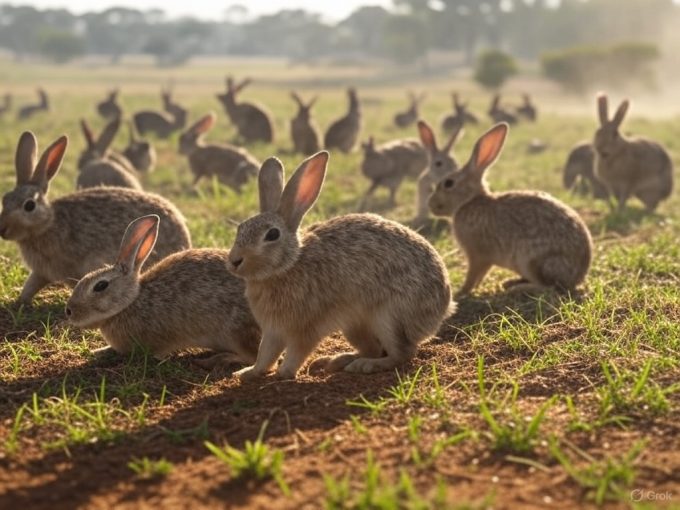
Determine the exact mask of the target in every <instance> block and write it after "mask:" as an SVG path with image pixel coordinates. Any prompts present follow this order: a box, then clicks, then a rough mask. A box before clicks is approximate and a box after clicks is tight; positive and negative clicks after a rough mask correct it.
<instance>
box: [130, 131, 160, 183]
mask: <svg viewBox="0 0 680 510" xmlns="http://www.w3.org/2000/svg"><path fill="white" fill-rule="evenodd" d="M128 131H129V133H130V139H129V141H128V145H127V147H125V149H124V150H123V156H125V157H126V158H127V160H128V161H129V162H130V163H132V166H133V167H134V168H135V170H137V171H138V172H141V173H151V172H153V169H154V168H155V167H156V149H154V146H153V144H152V143H151V142H149V141H148V140H143V139H142V138H140V137H139V136H138V135H137V133H136V131H135V125H134V124H133V123H132V122H128Z"/></svg>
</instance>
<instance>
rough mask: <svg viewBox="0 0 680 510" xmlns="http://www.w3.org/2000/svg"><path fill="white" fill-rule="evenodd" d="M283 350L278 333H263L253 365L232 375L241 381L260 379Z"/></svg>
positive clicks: (283, 346) (283, 343)
mask: <svg viewBox="0 0 680 510" xmlns="http://www.w3.org/2000/svg"><path fill="white" fill-rule="evenodd" d="M285 348H286V344H285V341H284V339H283V337H282V336H281V335H280V334H279V333H276V332H273V331H267V332H263V334H262V342H260V348H259V349H258V351H257V359H256V360H255V364H254V365H253V366H251V367H246V368H242V369H241V370H239V371H237V372H234V375H235V376H236V377H238V378H239V379H241V380H242V381H247V380H251V379H256V378H258V377H262V376H263V375H265V374H266V373H267V372H269V370H271V368H272V367H273V366H274V363H276V361H277V360H278V359H279V356H281V353H282V352H283V350H284V349H285Z"/></svg>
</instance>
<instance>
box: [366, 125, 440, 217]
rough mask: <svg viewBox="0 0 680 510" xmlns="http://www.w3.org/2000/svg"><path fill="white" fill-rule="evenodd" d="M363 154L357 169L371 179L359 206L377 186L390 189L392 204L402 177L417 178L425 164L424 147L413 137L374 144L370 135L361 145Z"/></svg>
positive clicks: (426, 161)
mask: <svg viewBox="0 0 680 510" xmlns="http://www.w3.org/2000/svg"><path fill="white" fill-rule="evenodd" d="M361 147H362V149H363V151H364V158H363V161H362V162H361V172H362V173H363V174H364V175H365V176H366V177H367V178H368V179H370V180H371V186H370V188H369V189H368V191H366V194H365V195H364V197H363V199H362V201H361V205H360V209H361V210H363V209H364V208H365V206H366V202H367V201H368V199H369V198H370V197H371V196H372V195H373V193H374V192H375V190H376V189H377V188H378V187H379V186H384V187H386V188H387V189H389V191H390V206H392V207H393V206H394V205H396V200H395V195H396V194H397V190H398V189H399V186H400V185H401V181H402V180H404V178H407V177H412V178H414V179H415V178H417V177H418V176H419V175H420V174H421V173H423V170H425V168H426V167H427V164H428V159H427V152H426V151H425V148H424V147H423V146H422V145H421V144H420V142H419V141H418V140H415V139H404V140H393V141H391V142H387V143H384V144H382V145H380V146H378V147H376V146H375V141H374V139H373V137H370V138H369V139H368V141H367V142H366V143H364V144H362V145H361Z"/></svg>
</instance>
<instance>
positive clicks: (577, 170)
mask: <svg viewBox="0 0 680 510" xmlns="http://www.w3.org/2000/svg"><path fill="white" fill-rule="evenodd" d="M562 182H563V183H564V187H565V188H566V189H569V190H574V191H577V192H580V193H582V194H585V193H588V192H591V193H592V194H593V197H594V198H596V199H602V200H607V201H609V192H608V191H607V188H606V187H605V185H604V184H602V183H601V182H600V181H599V180H598V179H597V177H595V150H594V149H593V144H592V143H590V142H582V143H580V144H578V145H577V146H576V147H574V148H573V149H572V150H571V152H570V153H569V157H568V158H567V163H566V165H565V166H564V172H563V181H562Z"/></svg>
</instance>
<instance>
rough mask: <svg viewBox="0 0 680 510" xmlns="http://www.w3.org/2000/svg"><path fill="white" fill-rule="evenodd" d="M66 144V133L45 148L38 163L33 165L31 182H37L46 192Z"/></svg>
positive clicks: (61, 158) (59, 164)
mask: <svg viewBox="0 0 680 510" xmlns="http://www.w3.org/2000/svg"><path fill="white" fill-rule="evenodd" d="M67 146H68V138H67V137H66V135H62V136H60V137H59V138H57V140H56V141H55V142H53V143H52V145H50V146H49V147H48V148H47V149H45V152H43V154H42V156H41V157H40V161H38V165H37V166H36V167H35V172H33V177H32V178H31V182H32V183H35V184H38V185H39V186H40V187H41V188H42V189H43V191H44V192H47V188H48V185H49V182H50V181H51V180H52V177H54V176H55V175H56V174H57V172H58V171H59V167H60V166H61V162H62V160H63V159H64V154H66V147H67Z"/></svg>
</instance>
